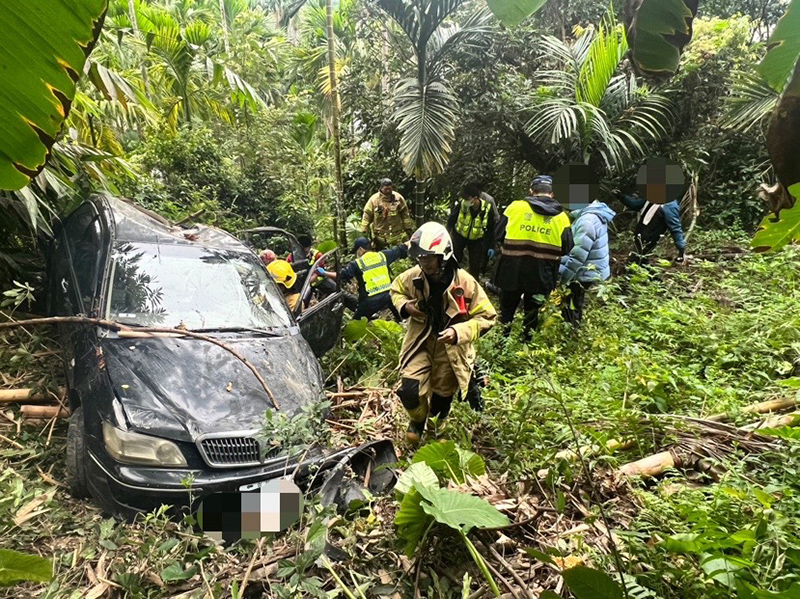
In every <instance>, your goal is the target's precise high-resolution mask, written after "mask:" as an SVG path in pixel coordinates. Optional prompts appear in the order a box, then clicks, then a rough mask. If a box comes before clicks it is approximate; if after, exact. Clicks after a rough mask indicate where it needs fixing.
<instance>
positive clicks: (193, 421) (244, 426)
mask: <svg viewBox="0 0 800 599" xmlns="http://www.w3.org/2000/svg"><path fill="white" fill-rule="evenodd" d="M218 338H219V339H220V340H221V341H223V342H224V343H226V344H227V345H230V346H231V347H232V348H234V349H235V350H236V351H238V352H239V353H241V354H242V355H243V356H244V357H245V358H247V360H248V361H249V362H250V363H251V364H253V366H254V367H255V368H256V369H257V370H258V371H259V373H260V374H261V376H262V377H263V378H264V380H265V381H266V382H267V385H268V386H269V388H270V390H271V391H272V393H273V394H274V395H275V399H276V400H277V402H278V405H279V406H280V409H281V411H282V412H284V413H287V414H294V413H296V412H297V411H298V410H300V408H301V407H302V406H304V405H307V404H309V403H312V402H314V401H316V400H318V399H319V398H320V397H321V395H322V384H323V383H322V370H321V368H320V366H319V362H318V361H317V359H316V358H315V357H314V354H313V353H312V352H311V348H310V347H309V346H308V344H307V343H306V341H305V339H303V337H302V336H300V335H299V334H287V335H286V336H281V337H261V336H255V337H253V336H249V335H248V336H242V335H240V334H236V335H231V334H222V335H219V336H218ZM102 349H103V355H104V356H105V361H106V367H107V369H108V374H109V376H110V378H111V383H112V385H113V386H114V390H115V393H116V396H117V397H118V398H119V400H120V402H121V403H122V406H123V409H124V411H125V416H126V417H127V419H128V422H129V424H130V426H131V427H132V428H133V429H134V430H137V431H140V432H143V433H148V434H152V435H156V436H159V437H164V438H168V439H175V440H179V441H188V442H192V443H193V442H195V441H196V440H197V438H198V437H199V436H201V435H205V434H208V433H225V432H235V431H245V430H252V429H259V428H261V426H262V425H263V423H264V415H265V413H266V412H267V410H270V409H273V408H272V403H271V402H270V399H269V397H268V396H267V394H266V393H265V392H264V389H263V387H262V386H261V384H260V383H259V382H258V379H256V377H255V376H254V375H253V373H252V372H251V371H250V369H248V368H247V366H245V365H244V363H243V362H241V361H240V360H239V359H237V358H236V357H235V356H234V355H233V354H231V353H230V352H228V351H227V350H225V349H223V348H221V347H218V346H216V345H214V344H212V343H209V342H207V341H202V340H200V339H191V338H188V337H178V338H164V337H151V338H139V339H123V338H111V337H109V338H106V339H104V340H102Z"/></svg>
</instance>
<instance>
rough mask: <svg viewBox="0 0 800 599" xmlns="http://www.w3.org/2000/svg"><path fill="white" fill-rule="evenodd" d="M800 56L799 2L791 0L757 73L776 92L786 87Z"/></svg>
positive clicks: (771, 38)
mask: <svg viewBox="0 0 800 599" xmlns="http://www.w3.org/2000/svg"><path fill="white" fill-rule="evenodd" d="M798 57H800V2H798V1H797V0H791V1H790V2H789V5H788V7H787V9H786V12H785V13H784V15H783V16H782V17H781V19H780V21H778V25H777V27H776V28H775V30H774V31H773V32H772V36H771V37H770V40H769V51H768V52H767V54H766V56H764V60H762V61H761V64H760V65H759V67H758V70H759V73H761V75H762V76H763V77H764V79H766V81H767V83H769V85H770V86H771V87H772V89H774V90H775V91H777V92H781V91H783V90H784V88H785V87H786V83H787V82H788V81H789V79H790V78H791V76H792V75H793V73H794V72H795V65H796V64H797V60H798Z"/></svg>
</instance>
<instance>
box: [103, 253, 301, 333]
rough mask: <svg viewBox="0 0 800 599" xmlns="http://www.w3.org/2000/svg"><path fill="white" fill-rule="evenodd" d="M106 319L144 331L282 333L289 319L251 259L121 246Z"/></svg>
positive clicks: (116, 255) (115, 260) (277, 295)
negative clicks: (278, 330)
mask: <svg viewBox="0 0 800 599" xmlns="http://www.w3.org/2000/svg"><path fill="white" fill-rule="evenodd" d="M112 268H113V274H112V284H111V290H110V293H109V305H108V310H107V311H108V316H109V318H111V319H113V320H116V321H118V322H122V323H128V324H136V325H143V326H169V327H174V326H178V325H179V324H180V323H181V322H182V323H183V324H184V325H185V326H186V328H187V329H190V330H191V329H206V330H209V329H210V330H213V329H215V328H239V327H241V328H250V329H269V328H275V327H278V328H283V327H288V326H290V325H291V322H292V321H291V317H290V315H289V312H288V311H287V309H286V306H285V304H284V303H283V299H282V298H281V295H280V292H279V291H278V289H277V288H276V287H275V285H274V283H273V282H272V281H271V280H269V279H268V277H267V273H266V271H265V270H264V268H263V266H261V264H260V263H259V262H258V260H257V258H256V257H255V256H251V255H249V254H245V253H241V252H231V251H227V250H215V249H210V248H203V247H195V246H186V245H167V244H149V243H120V244H117V246H116V247H115V248H114V256H113V264H112Z"/></svg>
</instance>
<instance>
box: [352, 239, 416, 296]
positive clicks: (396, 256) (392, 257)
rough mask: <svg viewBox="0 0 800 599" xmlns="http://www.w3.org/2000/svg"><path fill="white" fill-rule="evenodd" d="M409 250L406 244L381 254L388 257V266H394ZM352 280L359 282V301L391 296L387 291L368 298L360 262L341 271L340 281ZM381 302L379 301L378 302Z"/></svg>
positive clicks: (353, 262)
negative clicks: (393, 263) (359, 265)
mask: <svg viewBox="0 0 800 599" xmlns="http://www.w3.org/2000/svg"><path fill="white" fill-rule="evenodd" d="M407 251H408V248H407V247H406V245H405V244H401V245H398V246H395V247H393V248H388V249H385V250H383V251H382V252H381V253H382V254H383V255H384V256H386V266H389V265H390V264H392V262H397V261H398V260H401V259H402V258H405V257H406V253H407ZM350 279H356V280H357V281H358V301H359V302H364V301H366V300H367V299H372V300H376V298H379V297H382V296H384V295H386V296H387V297H388V296H389V292H388V291H385V292H384V293H380V294H378V295H376V296H373V297H372V298H368V297H367V289H366V287H365V286H364V274H363V273H362V272H361V269H360V268H359V267H358V262H356V261H355V260H353V261H352V262H350V263H349V264H348V265H347V266H345V267H344V268H343V269H342V270H340V271H339V280H340V281H341V282H342V283H346V282H347V281H349V280H350ZM376 301H379V300H376Z"/></svg>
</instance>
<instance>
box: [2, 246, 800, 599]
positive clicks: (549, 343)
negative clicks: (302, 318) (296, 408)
mask: <svg viewBox="0 0 800 599" xmlns="http://www.w3.org/2000/svg"><path fill="white" fill-rule="evenodd" d="M719 241H720V240H717V239H708V240H697V245H698V246H700V245H702V244H707V245H708V246H714V245H718V244H719ZM701 242H702V243H701ZM704 251H708V250H706V249H705V248H704ZM798 260H800V248H787V249H786V250H785V251H784V252H782V253H780V254H777V255H775V256H756V255H751V254H744V255H742V256H741V257H735V258H730V259H726V260H724V261H722V260H720V261H694V262H690V263H689V264H688V265H685V266H674V265H671V264H669V263H667V262H656V263H655V264H654V265H653V266H652V267H651V268H647V269H642V268H632V269H630V270H629V271H628V273H627V274H626V275H624V276H621V277H617V278H616V279H614V280H613V281H611V282H609V283H604V284H602V285H599V286H598V287H597V288H595V290H594V291H593V292H592V293H591V297H590V300H589V304H588V306H587V313H586V317H585V320H584V324H583V327H582V328H581V329H580V330H579V331H573V330H572V329H571V328H570V327H569V326H568V325H567V324H566V323H564V322H563V320H562V319H561V317H560V310H559V306H558V301H559V297H558V294H555V295H554V296H553V297H552V298H551V302H550V304H549V305H548V306H547V308H546V310H545V314H544V315H543V318H542V326H541V330H540V331H539V332H538V333H537V334H536V336H535V339H534V340H533V342H531V343H529V344H524V343H523V342H522V341H521V340H520V330H519V329H520V322H519V320H518V321H517V322H515V323H514V324H513V325H512V327H511V330H510V331H505V332H504V331H502V330H501V329H500V328H499V327H498V328H496V329H495V330H494V331H493V332H491V333H490V334H489V335H487V336H486V337H485V338H484V339H482V340H481V342H480V352H479V355H480V366H481V369H482V370H483V371H484V372H485V373H486V374H487V375H488V385H487V387H486V388H485V390H484V397H485V401H486V409H485V411H484V412H483V413H482V414H476V413H475V412H473V411H472V410H471V409H470V408H469V406H468V405H467V404H466V403H463V402H458V403H456V405H455V406H454V409H453V415H452V422H451V423H450V426H449V427H448V429H447V436H448V437H449V438H450V439H452V440H454V441H455V442H456V444H457V445H458V446H460V447H462V448H465V449H466V448H470V449H472V450H473V451H475V452H477V453H478V454H479V455H480V456H482V457H483V459H484V460H485V461H486V466H487V469H488V471H489V472H490V473H491V474H492V475H493V476H496V477H500V476H501V477H505V478H506V479H507V482H508V484H509V485H515V484H517V483H518V485H519V488H520V489H523V488H524V489H527V488H531V486H536V485H539V487H538V488H539V489H540V490H541V492H542V493H543V497H544V498H545V500H547V501H549V502H550V503H549V505H552V506H553V507H554V508H555V509H556V510H558V511H563V510H564V509H565V504H566V502H567V499H568V498H567V497H566V494H567V491H566V490H568V489H570V488H573V489H574V488H576V487H574V486H573V484H574V481H575V480H577V479H579V478H581V477H582V476H583V473H582V472H581V468H580V465H579V464H575V463H570V462H569V461H568V460H565V459H561V458H557V457H556V454H557V453H558V452H559V451H561V450H564V449H574V447H575V444H574V443H573V441H572V432H571V431H570V429H569V427H568V425H567V418H566V416H567V414H566V413H565V410H566V411H568V414H569V416H570V418H571V420H572V421H573V422H574V423H575V426H576V432H577V434H578V435H579V437H580V442H581V444H583V443H584V442H585V443H586V444H587V445H592V444H594V445H598V444H599V445H602V443H604V442H605V441H607V440H608V439H612V438H615V439H631V438H633V439H635V440H636V445H635V446H634V447H633V448H631V449H629V450H627V451H625V452H621V451H620V452H616V453H610V452H600V453H599V454H596V455H593V456H587V465H588V466H589V467H590V468H594V469H596V470H598V471H603V470H607V469H608V468H610V467H614V466H616V465H617V464H619V463H622V462H627V461H631V460H634V459H637V458H639V457H642V456H645V455H649V454H650V453H652V452H654V451H658V450H659V449H661V448H662V447H664V445H665V443H668V442H669V440H670V435H673V434H675V433H674V431H672V430H671V429H669V427H667V426H666V420H667V415H670V414H677V415H687V416H697V417H707V416H709V415H712V414H718V413H723V412H725V413H729V414H730V416H731V417H732V419H733V422H734V423H735V424H743V423H745V422H746V421H748V418H747V417H746V416H745V415H744V414H743V413H742V412H741V409H742V408H743V407H744V406H746V405H748V404H752V403H755V402H758V401H762V400H765V399H771V398H775V397H780V396H785V395H787V394H790V393H795V392H796V391H795V390H794V389H792V388H790V387H786V386H781V385H780V384H779V383H780V382H781V381H783V380H785V379H788V378H790V377H792V376H797V375H798V374H800V362H799V361H798V357H799V356H800V310H798V302H799V301H800V299H799V298H800V269H798V268H797V264H798ZM351 329H352V327H351ZM356 333H357V334H353V335H350V340H349V341H348V340H344V341H342V342H341V343H340V345H339V347H338V348H337V349H336V350H334V352H332V353H331V354H330V355H329V356H327V357H326V359H325V361H324V364H325V366H326V371H327V373H328V374H329V381H328V382H329V385H330V386H331V387H335V386H336V384H337V380H338V379H341V381H342V383H343V384H344V385H347V386H350V385H357V384H361V385H365V386H375V387H388V386H391V385H392V384H394V383H395V382H396V380H397V353H398V351H399V347H400V341H401V339H402V333H401V331H400V329H399V328H398V327H396V326H393V325H381V324H374V325H370V327H369V328H368V329H366V328H365V329H364V330H363V331H361V330H360V329H359V331H357V332H356ZM44 341H46V339H45V337H40V336H38V334H29V333H23V332H17V333H15V334H14V335H13V336H12V335H6V336H5V337H3V338H2V345H0V366H2V372H3V373H4V374H5V377H6V381H5V382H6V384H7V385H12V384H13V385H23V384H24V385H26V386H31V387H36V386H47V387H50V388H54V387H55V386H57V385H58V384H59V383H60V381H59V377H58V376H57V374H56V373H58V372H59V366H58V363H57V361H55V360H54V355H53V354H52V353H51V352H53V351H54V350H55V348H54V347H53V346H52V344H50V343H47V344H45V343H44ZM4 413H5V414H6V418H5V422H6V424H5V426H4V428H3V431H2V434H3V436H4V439H2V440H0V463H1V464H2V467H3V473H2V475H0V498H2V499H0V523H1V524H2V525H1V526H0V547H2V548H13V549H18V550H21V551H26V552H29V553H40V554H43V555H51V556H54V557H55V563H56V566H55V573H56V579H55V580H54V581H53V582H52V583H51V584H50V585H49V586H46V587H45V586H41V585H40V586H35V585H28V586H25V587H18V588H15V589H10V590H8V591H7V592H6V593H7V595H6V596H13V597H23V596H41V597H47V598H48V599H62V598H66V597H78V596H81V594H82V593H83V592H84V591H85V589H86V588H98V585H102V584H104V583H103V582H102V581H100V580H93V578H92V577H94V578H96V577H97V574H98V572H101V573H103V574H104V575H105V576H104V579H105V580H108V581H109V583H111V584H110V590H109V593H110V594H111V595H113V596H120V597H122V596H124V597H131V598H137V599H138V598H149V597H165V596H173V595H175V594H176V593H178V592H179V591H183V590H186V589H192V588H194V589H197V590H199V591H203V592H208V593H210V595H211V596H215V597H229V596H238V594H239V593H240V590H239V585H240V584H241V580H242V579H243V574H244V572H245V571H246V567H247V563H248V561H249V559H250V557H251V556H252V555H253V552H254V551H261V552H262V553H260V554H259V555H270V552H272V553H274V554H275V555H276V560H275V562H274V565H273V566H270V568H272V569H270V570H269V574H270V576H271V582H270V583H269V584H270V585H271V586H264V583H259V585H258V586H257V587H255V588H254V587H253V585H251V586H250V588H249V590H248V596H251V595H252V596H261V594H266V595H265V596H279V597H310V596H315V597H316V596H318V597H322V596H329V597H332V596H336V595H337V594H338V595H341V596H349V595H348V593H351V592H352V593H354V594H355V595H357V596H361V594H362V593H364V594H367V596H369V595H368V593H369V592H370V591H369V589H374V591H375V592H376V593H377V592H378V591H381V594H386V595H387V596H391V595H392V593H399V595H398V596H401V597H402V596H407V594H409V593H411V592H412V591H413V585H414V581H413V570H412V569H411V566H410V564H409V563H406V562H403V563H401V564H399V565H398V564H397V563H391V564H390V563H389V561H390V560H389V558H388V557H387V556H390V555H398V554H399V553H401V548H402V542H401V539H399V538H398V537H397V532H396V530H395V529H394V528H393V526H392V520H393V516H394V510H396V509H397V508H396V506H395V507H393V506H392V502H391V500H390V499H388V500H385V501H383V502H381V501H378V502H377V503H372V504H370V505H367V506H366V507H365V508H364V509H363V510H361V511H359V512H357V513H356V514H351V515H350V516H349V517H348V518H341V517H331V516H330V515H329V514H323V513H322V512H320V511H319V509H318V506H315V505H314V504H313V503H312V504H310V505H309V506H308V507H307V512H306V519H305V520H304V521H303V522H302V523H301V524H300V525H299V526H297V527H295V529H293V531H291V532H289V533H287V534H284V535H279V536H277V537H274V538H268V539H265V542H264V544H263V546H262V547H257V546H256V544H255V543H253V542H242V543H239V544H237V545H235V546H234V547H233V548H231V549H229V550H227V551H224V550H222V549H220V548H216V547H213V546H212V545H211V544H210V543H209V542H207V541H206V540H204V539H203V538H202V537H199V536H197V535H195V534H194V533H193V532H192V531H191V530H190V529H188V528H187V527H185V526H184V525H183V524H180V523H174V522H169V521H168V520H167V519H166V517H165V516H164V515H163V514H159V513H154V514H151V515H149V516H145V517H142V518H141V519H140V520H139V521H138V522H137V523H136V524H134V525H129V524H125V523H122V522H118V521H115V520H109V519H107V518H104V517H103V516H102V514H101V513H100V512H99V511H98V510H97V509H95V508H94V507H92V505H91V503H89V502H81V501H76V500H73V499H71V498H70V497H69V496H68V495H67V493H66V492H65V489H64V487H63V485H62V484H61V482H60V481H63V480H64V467H65V466H64V461H63V447H64V442H65V433H66V427H65V424H64V423H63V422H59V423H57V424H56V425H55V426H52V427H47V426H44V425H40V426H38V427H29V426H23V427H21V428H19V429H17V428H16V426H15V425H12V424H11V421H12V420H14V419H15V418H16V416H17V415H16V412H15V410H13V409H11V408H5V409H4ZM394 424H395V430H401V429H402V427H403V425H404V423H402V422H398V423H394ZM300 432H303V431H300ZM787 436H788V435H787ZM400 450H401V453H402V454H404V455H407V454H408V453H409V448H408V447H405V446H402V445H401V446H400ZM543 469H548V473H547V475H546V477H544V478H540V476H539V475H538V473H539V471H540V470H543ZM799 477H800V449H798V445H797V442H796V441H791V440H787V441H786V444H785V445H783V446H782V447H781V449H780V451H779V452H778V453H777V454H770V453H763V454H758V455H756V454H749V455H748V454H744V453H743V452H736V451H734V452H733V453H732V454H731V456H730V457H729V458H728V459H727V461H726V463H725V464H724V471H723V473H722V474H720V475H718V476H715V477H705V478H703V479H702V480H700V481H699V482H695V481H690V480H688V479H687V477H686V476H684V475H683V474H682V473H680V472H678V471H671V472H669V473H668V474H667V476H666V477H665V478H663V479H662V480H661V481H660V482H652V481H651V482H647V483H645V482H642V483H635V484H634V491H633V494H632V496H631V497H629V498H626V501H628V502H629V503H630V502H631V501H634V502H635V508H634V509H632V510H629V514H628V516H627V517H626V518H625V519H624V521H623V520H621V519H620V518H617V517H616V516H615V513H616V512H617V511H618V509H619V508H620V504H619V502H618V500H617V499H614V498H610V497H609V496H607V495H602V493H600V494H599V495H598V496H602V501H604V502H605V503H604V505H605V507H606V509H607V511H608V512H609V513H610V514H611V515H612V520H613V522H614V523H615V525H616V526H617V528H616V529H615V530H614V532H615V535H616V536H617V537H618V539H619V542H620V551H621V557H622V560H623V564H624V568H625V570H626V576H625V580H626V586H627V588H628V591H629V596H631V597H637V598H638V597H652V598H661V599H672V598H676V599H677V598H682V599H684V598H685V599H700V598H706V597H709V598H713V599H716V598H723V597H733V596H736V597H739V598H740V599H751V598H754V599H764V598H773V599H784V598H791V597H797V596H798V594H797V593H796V591H797V589H798V588H800V587H792V584H798V583H797V582H796V581H798V580H800V540H798V539H800V530H798V524H797V523H798V522H800V494H799V493H798V482H797V481H798V480H799ZM596 484H597V485H599V484H600V483H596ZM587 500H588V503H589V504H593V505H592V511H593V516H591V517H592V518H597V517H598V512H597V511H596V507H597V506H596V501H595V500H594V498H591V497H589V498H587ZM30 506H33V507H32V509H31V512H32V513H33V516H27V517H26V512H25V508H27V507H30ZM323 516H324V517H325V518H327V519H326V520H325V522H326V524H324V525H323V524H321V523H320V522H322V518H323ZM15 518H16V522H15ZM320 527H322V528H326V529H327V530H328V531H329V532H328V535H329V536H330V537H334V538H336V539H338V540H339V543H338V545H339V547H340V548H342V549H343V550H344V551H346V553H347V556H348V557H347V560H346V561H345V562H344V563H343V564H341V565H339V564H337V565H332V564H330V563H329V562H326V561H325V560H324V559H322V558H321V557H320V552H319V548H318V544H317V543H318V542H317V541H314V542H312V540H313V539H317V537H318V534H319V530H320ZM314 531H316V532H314ZM312 533H313V534H312ZM442 538H445V537H444V536H443V537H442ZM454 540H457V539H454ZM448 542H449V541H448ZM289 546H292V547H295V548H299V555H300V557H297V558H294V557H290V558H287V559H284V560H278V559H277V558H278V557H279V556H280V555H281V551H282V548H284V547H289ZM303 547H306V549H305V551H303V550H302V548H303ZM565 547H568V548H569V550H570V551H572V552H575V553H577V554H579V557H580V558H581V559H583V560H586V561H588V562H590V563H593V564H594V565H595V566H596V567H602V568H606V569H608V570H613V569H615V565H614V563H613V560H612V559H611V558H610V557H609V556H608V555H606V554H604V553H602V552H597V551H595V550H594V549H593V548H592V547H590V546H589V544H588V543H585V544H581V543H577V544H571V545H565ZM287 555H288V554H287ZM291 555H292V556H294V555H295V554H294V553H292V554H291ZM303 556H305V557H303ZM445 558H447V559H449V560H451V561H452V560H456V561H458V562H459V563H462V562H465V561H466V562H470V561H471V560H470V557H469V556H468V554H467V553H466V552H463V555H462V554H461V553H458V552H456V553H452V552H450V553H449V554H448V555H447V556H445V555H444V554H443V555H441V556H438V557H437V559H434V560H430V559H429V560H428V562H429V566H428V570H427V571H426V573H425V575H424V576H423V577H422V581H423V582H422V583H420V584H421V589H422V590H423V596H430V597H458V596H461V589H459V588H458V586H459V585H458V584H457V582H458V581H457V580H455V581H454V580H453V579H452V577H448V576H446V574H447V572H446V571H445V570H441V571H440V569H439V567H438V565H437V564H439V563H440V562H442V560H444V562H445V564H446V565H448V564H447V559H445ZM392 559H394V558H392ZM452 565H453V564H452V563H450V564H449V565H448V567H449V566H452ZM88 570H91V571H92V573H91V574H89V572H88ZM473 572H474V573H475V574H477V578H478V579H480V574H478V573H477V572H476V571H473ZM334 574H335V575H334ZM472 578H473V580H475V576H473V577H472ZM337 579H338V580H337ZM234 583H235V584H234ZM44 589H46V590H44ZM343 589H349V590H348V591H347V592H345V590H343ZM425 589H428V590H425ZM384 591H385V593H383V592H384ZM9 593H10V594H9ZM115 593H116V594H115ZM793 593H794V594H793ZM114 594H115V595H114ZM98 596H100V595H98Z"/></svg>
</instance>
